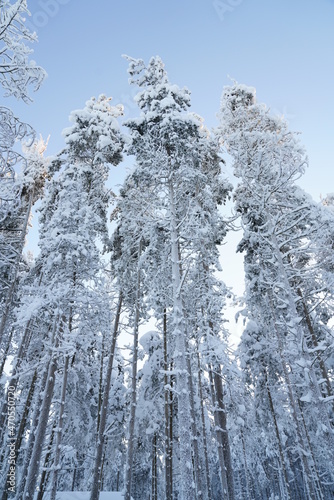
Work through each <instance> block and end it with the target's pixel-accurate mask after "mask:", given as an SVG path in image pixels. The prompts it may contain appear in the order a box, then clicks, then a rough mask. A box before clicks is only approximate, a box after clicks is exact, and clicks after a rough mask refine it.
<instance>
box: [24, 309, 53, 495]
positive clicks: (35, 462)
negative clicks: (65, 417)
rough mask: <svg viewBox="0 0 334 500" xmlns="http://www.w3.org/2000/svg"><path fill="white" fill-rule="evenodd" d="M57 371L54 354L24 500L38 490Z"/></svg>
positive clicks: (40, 412)
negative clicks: (41, 460)
mask: <svg viewBox="0 0 334 500" xmlns="http://www.w3.org/2000/svg"><path fill="white" fill-rule="evenodd" d="M56 322H57V318H55V323H56ZM56 328H57V327H56V326H55V328H54V333H55V332H56ZM52 340H53V341H52V343H51V344H52V345H54V349H56V348H57V347H58V343H59V341H58V337H56V338H55V339H54V338H53V339H52ZM56 370H57V359H56V355H55V354H53V355H52V357H51V361H50V365H49V370H48V375H47V381H46V387H45V391H44V395H43V401H42V407H41V409H40V411H39V420H38V422H39V423H38V426H37V429H36V435H35V440H34V447H33V450H32V455H31V459H30V465H29V469H28V475H27V479H26V486H25V489H24V494H23V498H24V499H27V500H33V498H34V493H35V489H36V484H37V479H38V472H39V468H40V459H41V455H42V451H43V442H44V437H45V433H46V429H47V425H48V418H49V413H50V407H51V403H52V398H53V390H54V386H55V381H56Z"/></svg>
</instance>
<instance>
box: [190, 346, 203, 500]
mask: <svg viewBox="0 0 334 500" xmlns="http://www.w3.org/2000/svg"><path fill="white" fill-rule="evenodd" d="M186 345H187V344H186ZM187 368H188V373H189V399H190V411H191V428H192V435H193V441H192V442H193V450H194V474H195V481H196V490H197V491H196V493H197V499H198V500H203V498H207V492H206V488H205V486H204V477H203V473H202V469H201V460H200V457H199V449H198V448H199V447H198V444H199V441H198V431H197V425H196V423H197V418H196V410H195V401H194V384H193V378H192V370H191V362H190V353H189V355H188V356H187Z"/></svg>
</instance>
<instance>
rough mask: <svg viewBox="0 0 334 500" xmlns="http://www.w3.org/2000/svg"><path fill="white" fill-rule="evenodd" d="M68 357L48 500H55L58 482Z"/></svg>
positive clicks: (66, 364) (67, 359) (66, 358)
mask: <svg viewBox="0 0 334 500" xmlns="http://www.w3.org/2000/svg"><path fill="white" fill-rule="evenodd" d="M69 360H70V357H69V355H66V357H65V363H64V372H63V385H62V390H61V397H60V408H59V416H58V425H57V434H56V452H55V458H54V463H53V475H52V482H51V484H52V489H51V495H50V500H56V494H57V482H58V469H59V462H60V450H61V441H62V435H63V425H64V409H65V398H66V389H67V377H68V366H69Z"/></svg>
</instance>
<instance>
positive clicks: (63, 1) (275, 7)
mask: <svg viewBox="0 0 334 500" xmlns="http://www.w3.org/2000/svg"><path fill="white" fill-rule="evenodd" d="M28 7H29V9H30V11H31V14H32V15H31V17H29V18H28V26H29V27H30V28H31V29H34V30H35V31H36V32H37V34H38V38H39V42H38V44H34V47H33V48H34V54H33V56H32V57H33V59H35V60H36V61H37V63H38V64H40V65H42V66H43V67H44V68H45V69H46V71H47V73H48V78H47V80H46V81H45V82H44V84H43V86H42V87H41V89H40V90H39V91H38V92H37V93H36V94H33V95H32V97H33V99H34V102H33V103H32V104H30V105H28V106H27V105H25V104H24V103H21V102H17V101H15V100H14V99H12V98H10V99H8V98H6V99H2V101H1V102H2V103H3V105H5V106H8V107H10V108H12V109H13V110H14V112H15V113H16V115H17V116H18V117H19V118H20V119H21V120H23V121H26V122H28V123H30V124H31V125H32V126H33V127H34V128H35V130H36V132H37V133H38V134H39V133H42V135H43V137H44V138H46V137H47V136H48V135H49V134H50V135H51V138H50V142H49V148H48V152H49V154H56V153H57V152H58V151H59V150H60V149H61V148H62V146H63V141H62V137H61V131H62V129H63V128H65V127H67V126H68V125H69V123H68V116H69V114H70V112H71V111H72V110H73V109H78V108H82V107H83V106H84V103H85V101H86V100H87V99H89V98H90V97H91V96H93V95H95V96H97V95H99V94H101V93H104V94H106V95H108V96H113V98H114V101H113V102H114V103H115V104H116V103H119V102H121V103H123V104H124V105H125V118H128V117H129V116H136V115H138V109H137V108H136V106H135V104H134V103H133V96H134V94H135V93H136V92H135V89H133V88H131V87H130V86H129V85H128V75H127V62H126V61H125V60H124V59H122V57H121V55H122V54H128V55H130V56H132V57H136V58H142V59H144V60H145V61H146V62H148V60H149V58H150V57H151V56H153V55H160V56H161V58H162V60H163V61H164V63H165V67H166V70H167V72H168V75H169V78H170V81H171V82H172V83H176V84H178V85H179V86H181V87H183V86H186V87H188V88H189V89H190V91H191V93H192V109H191V111H194V112H196V113H198V114H200V115H201V116H203V117H204V119H205V124H206V125H207V126H208V127H209V128H211V127H215V126H217V125H218V122H217V119H216V114H217V112H218V111H219V102H220V97H221V94H222V89H223V87H224V86H225V85H229V84H230V83H231V80H230V79H229V77H230V78H232V79H234V80H237V81H238V82H239V83H244V84H246V85H250V86H253V87H255V88H256V89H257V97H258V100H259V101H260V102H265V103H266V104H267V106H268V107H270V108H271V109H272V110H273V112H274V113H276V114H280V115H283V114H284V115H285V116H286V117H287V119H288V121H289V124H290V127H291V129H292V130H296V131H299V132H300V133H301V136H300V138H301V141H302V143H303V144H304V146H305V148H306V150H307V153H308V155H309V159H310V167H309V169H308V171H307V173H306V174H305V176H304V178H303V179H301V181H300V185H301V186H302V187H303V188H304V189H305V190H306V191H307V192H308V193H310V194H311V195H312V196H313V198H314V199H315V200H316V201H318V200H319V199H320V195H322V196H325V195H326V194H327V193H329V192H334V160H333V153H332V143H333V119H334V98H333V82H334V58H333V49H334V29H333V26H334V23H333V20H334V1H333V0H318V1H317V2H315V1H313V0H279V1H278V0H277V1H268V0H267V1H265V0H214V1H213V0H210V1H207V0H178V1H177V0H169V1H168V2H167V1H164V2H153V1H149V0H125V1H123V2H114V1H112V0H111V1H110V0H95V1H94V2H91V1H89V2H88V1H87V0H28ZM125 170H126V167H124V166H122V165H120V166H119V167H117V168H115V169H114V170H113V171H112V177H111V182H112V184H114V185H116V184H119V183H120V182H121V181H122V179H123V178H124V175H125ZM227 170H228V171H227V176H228V177H231V175H232V172H231V171H230V167H228V168H227ZM224 251H225V250H224ZM225 268H226V269H227V268H230V269H227V271H226V273H227V274H226V276H227V278H226V277H225V279H226V281H227V282H228V284H232V283H231V281H233V272H234V271H233V266H229V265H228V266H225Z"/></svg>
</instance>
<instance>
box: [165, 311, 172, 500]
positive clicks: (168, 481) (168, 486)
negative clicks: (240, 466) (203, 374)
mask: <svg viewBox="0 0 334 500" xmlns="http://www.w3.org/2000/svg"><path fill="white" fill-rule="evenodd" d="M163 345H164V372H165V373H164V386H165V391H164V395H165V464H166V465H165V492H166V500H173V468H172V456H171V451H172V448H171V440H172V436H171V432H170V431H171V429H170V419H171V418H173V416H172V415H171V405H170V397H171V396H170V395H171V392H170V388H168V386H170V377H169V376H168V374H167V372H168V351H167V312H166V309H164V316H163Z"/></svg>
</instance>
